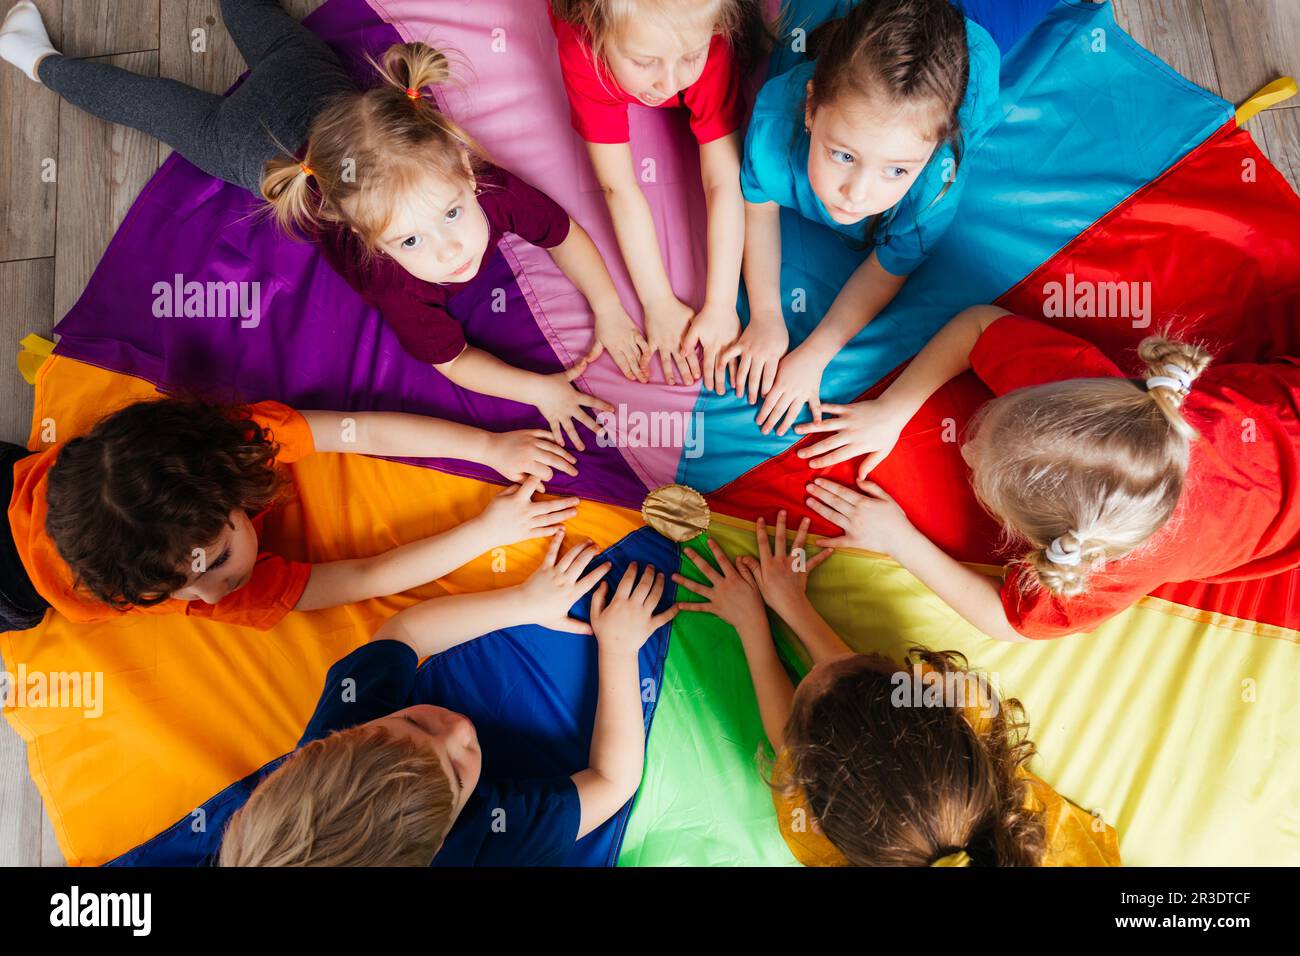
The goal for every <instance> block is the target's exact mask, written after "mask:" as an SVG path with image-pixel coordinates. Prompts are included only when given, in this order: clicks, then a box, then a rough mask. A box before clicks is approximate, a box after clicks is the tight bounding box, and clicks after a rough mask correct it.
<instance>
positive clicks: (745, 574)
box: [736, 555, 758, 588]
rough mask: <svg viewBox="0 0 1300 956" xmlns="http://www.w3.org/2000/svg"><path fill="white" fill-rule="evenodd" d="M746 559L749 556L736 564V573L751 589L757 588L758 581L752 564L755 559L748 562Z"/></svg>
mask: <svg viewBox="0 0 1300 956" xmlns="http://www.w3.org/2000/svg"><path fill="white" fill-rule="evenodd" d="M746 558H748V555H746V556H745V557H744V558H740V559H739V560H738V561H737V562H736V573H737V574H739V575H740V579H741V580H742V581H744V582H745V583H746V584H748V585H749V586H750V587H752V588H756V587H758V579H757V578H755V577H754V566H753V564H751V563H750V562H751V561H753V559H752V558H749V559H748V560H746Z"/></svg>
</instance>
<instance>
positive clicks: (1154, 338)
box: [1138, 335, 1210, 441]
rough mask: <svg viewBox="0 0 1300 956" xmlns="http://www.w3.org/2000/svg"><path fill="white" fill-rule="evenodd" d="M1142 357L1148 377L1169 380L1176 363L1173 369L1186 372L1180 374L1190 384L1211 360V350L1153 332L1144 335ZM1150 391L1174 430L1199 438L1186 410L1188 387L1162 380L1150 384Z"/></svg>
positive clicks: (1139, 352) (1190, 438)
mask: <svg viewBox="0 0 1300 956" xmlns="http://www.w3.org/2000/svg"><path fill="white" fill-rule="evenodd" d="M1138 358H1140V359H1141V360H1142V361H1143V362H1145V363H1146V366H1147V377H1148V380H1151V379H1159V380H1165V381H1167V380H1168V376H1169V375H1170V374H1171V372H1172V371H1173V370H1172V369H1171V368H1170V366H1173V369H1178V370H1181V372H1182V373H1183V374H1182V376H1180V377H1181V378H1183V379H1184V380H1185V381H1186V382H1187V388H1190V386H1191V383H1192V382H1194V381H1196V379H1197V377H1198V376H1199V375H1200V374H1201V372H1203V371H1205V367H1206V366H1207V365H1209V364H1210V353H1209V352H1207V351H1205V349H1203V348H1201V347H1200V346H1199V345H1189V344H1187V343H1185V342H1175V341H1172V340H1170V339H1168V338H1165V337H1164V336H1163V335H1151V336H1148V337H1147V338H1145V339H1143V340H1142V342H1141V343H1140V344H1139V345H1138ZM1174 374H1177V373H1174ZM1147 394H1148V395H1150V396H1151V398H1152V400H1153V401H1154V402H1155V404H1156V407H1157V408H1159V409H1160V411H1161V412H1162V413H1163V414H1164V416H1165V417H1166V418H1167V419H1168V420H1169V426H1170V427H1171V428H1173V429H1174V431H1176V432H1177V433H1178V434H1179V435H1181V436H1182V437H1183V438H1185V439H1187V440H1188V441H1193V440H1195V439H1196V437H1197V433H1196V429H1195V428H1193V427H1192V426H1191V425H1189V424H1188V423H1187V419H1185V418H1183V414H1182V406H1183V399H1184V398H1186V397H1187V389H1186V388H1184V389H1178V388H1174V387H1171V386H1170V385H1168V384H1162V385H1158V386H1157V387H1155V388H1148V389H1147Z"/></svg>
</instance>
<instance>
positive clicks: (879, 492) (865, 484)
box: [846, 478, 894, 501]
mask: <svg viewBox="0 0 1300 956" xmlns="http://www.w3.org/2000/svg"><path fill="white" fill-rule="evenodd" d="M858 487H859V488H861V489H862V490H863V491H865V492H866V493H867V495H868V496H869V497H872V498H875V499H877V500H879V501H893V500H894V499H893V498H892V497H890V494H889V492H888V491H886V490H885V489H884V488H882V487H880V485H878V484H876V483H875V482H874V481H869V480H867V479H865V478H864V479H862V480H861V481H859V482H858ZM846 490H847V489H846ZM849 494H852V492H849Z"/></svg>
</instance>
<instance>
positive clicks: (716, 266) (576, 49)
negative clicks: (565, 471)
mask: <svg viewBox="0 0 1300 956" xmlns="http://www.w3.org/2000/svg"><path fill="white" fill-rule="evenodd" d="M549 9H550V15H551V26H552V27H553V28H554V30H555V36H556V39H557V40H558V41H559V51H558V52H559V58H560V69H561V71H562V72H563V76H564V88H565V90H566V91H567V93H568V95H569V106H570V116H571V119H572V121H573V128H574V129H575V130H577V131H578V134H579V135H580V136H581V137H582V138H583V139H584V140H585V141H586V143H587V150H588V152H589V154H590V156H591V162H592V166H593V167H595V171H596V178H597V180H599V182H600V185H601V188H602V189H603V190H604V192H605V198H606V200H607V201H608V203H609V212H610V217H611V218H612V219H613V221H614V232H615V234H616V235H617V236H618V244H619V248H620V249H621V250H622V252H623V261H624V263H626V265H627V269H628V273H629V274H630V275H631V277H632V284H633V286H635V287H636V292H637V295H638V297H639V298H640V299H641V307H642V310H643V312H644V314H645V327H646V336H647V338H648V340H649V348H650V351H651V352H652V353H655V352H657V353H658V354H659V358H660V362H661V363H662V365H663V369H664V377H665V379H666V381H667V382H668V383H669V384H675V383H676V381H677V378H678V377H679V376H680V378H681V380H682V381H683V382H693V381H696V380H697V379H699V378H701V377H702V378H703V380H704V385H705V387H706V388H709V389H714V390H716V391H717V393H718V394H722V392H723V390H724V374H723V371H722V370H721V369H719V368H718V367H717V365H718V358H719V356H720V355H721V354H722V352H723V351H724V350H725V349H726V348H727V347H728V346H730V345H731V344H732V343H733V342H734V341H735V340H736V338H737V337H738V336H739V334H740V319H739V317H738V316H737V314H736V289H737V288H738V286H739V285H740V262H741V251H742V247H743V246H744V239H745V205H744V200H743V199H742V198H741V193H740V127H741V124H742V122H743V121H744V104H743V103H742V102H741V96H740V85H741V78H742V75H743V72H744V71H745V70H746V69H747V68H748V67H750V66H753V65H754V63H755V61H756V60H757V59H758V58H759V57H760V56H761V55H762V52H763V47H764V46H765V45H766V42H767V39H768V33H767V30H766V27H765V25H764V23H763V19H762V14H761V10H760V6H759V0H634V2H633V0H621V2H617V3H615V2H611V0H550V5H549ZM632 103H639V104H641V105H642V106H650V107H664V106H670V107H681V108H683V109H685V110H686V111H687V112H688V113H689V114H690V125H691V132H692V133H694V134H695V139H696V141H697V142H698V143H699V147H700V173H701V176H702V179H703V184H704V195H705V200H706V211H707V215H708V278H707V285H706V288H705V293H704V304H703V306H702V307H701V308H700V309H698V310H696V309H694V308H692V307H691V306H689V305H686V304H685V303H683V302H682V301H681V300H679V299H678V298H677V295H676V293H675V292H674V291H673V288H672V285H671V283H670V281H669V279H668V273H667V271H666V269H665V268H664V262H663V258H662V256H661V254H660V250H659V244H658V237H657V235H656V233H655V226H654V220H653V219H652V218H651V214H650V206H649V204H648V203H647V202H646V199H645V196H644V195H643V194H642V192H641V186H640V184H639V182H638V173H637V171H638V167H637V164H636V163H635V162H634V161H633V156H632V150H631V147H630V145H629V143H628V116H627V114H628V106H629V105H630V104H632ZM697 346H698V347H700V349H701V350H702V353H703V355H702V359H703V362H702V364H701V359H700V358H699V357H697V356H696V354H695V350H696V347H697ZM701 373H702V374H701Z"/></svg>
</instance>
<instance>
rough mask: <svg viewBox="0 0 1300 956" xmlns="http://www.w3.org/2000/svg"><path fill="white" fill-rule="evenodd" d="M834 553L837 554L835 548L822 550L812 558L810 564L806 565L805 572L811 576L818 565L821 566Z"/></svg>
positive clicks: (809, 560)
mask: <svg viewBox="0 0 1300 956" xmlns="http://www.w3.org/2000/svg"><path fill="white" fill-rule="evenodd" d="M819 546H820V545H819ZM834 553H835V549H834V548H822V549H821V550H820V551H818V552H817V553H816V554H814V555H813V556H812V557H811V558H809V559H808V563H807V564H805V565H804V570H805V572H807V573H808V574H811V573H812V570H813V568H815V567H817V565H819V564H821V563H822V562H823V561H825V560H826V559H827V558H829V557H830V556H831V555H832V554H834Z"/></svg>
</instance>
